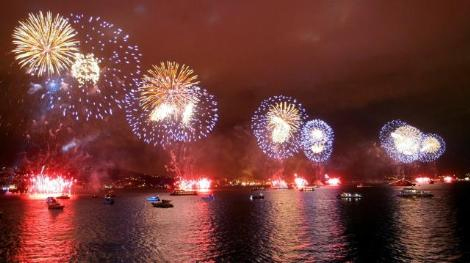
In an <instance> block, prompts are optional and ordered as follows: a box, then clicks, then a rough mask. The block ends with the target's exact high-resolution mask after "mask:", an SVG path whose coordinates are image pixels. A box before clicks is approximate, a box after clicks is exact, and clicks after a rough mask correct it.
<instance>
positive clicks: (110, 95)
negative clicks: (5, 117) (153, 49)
mask: <svg viewBox="0 0 470 263" xmlns="http://www.w3.org/2000/svg"><path fill="white" fill-rule="evenodd" d="M70 23H71V25H72V26H73V27H74V28H75V29H76V30H77V33H78V34H77V38H78V39H79V40H80V46H79V48H80V53H78V54H76V55H74V58H73V63H72V65H71V69H70V70H69V71H67V72H65V73H63V74H61V75H60V76H54V77H50V78H48V79H47V80H46V81H45V83H44V84H45V93H44V94H43V95H42V97H41V98H42V99H44V100H45V101H46V102H47V106H48V109H49V110H56V111H57V112H58V113H59V114H61V115H62V116H63V117H66V116H69V115H70V116H72V117H73V118H75V119H76V120H77V121H81V120H86V121H88V120H91V119H97V120H101V119H104V118H105V117H106V116H109V115H112V114H113V113H114V112H115V111H116V110H119V109H121V108H122V107H123V106H122V104H123V102H124V97H125V95H126V92H127V90H129V89H133V88H136V87H138V85H139V83H140V80H141V69H140V63H141V61H140V60H141V57H142V54H141V53H140V51H139V48H138V46H136V45H132V44H129V35H127V34H126V33H125V32H124V31H123V30H122V29H120V28H118V27H117V26H115V25H114V24H112V23H109V22H107V21H104V20H102V19H101V18H100V17H86V16H84V15H82V14H77V15H75V14H72V15H71V16H70Z"/></svg>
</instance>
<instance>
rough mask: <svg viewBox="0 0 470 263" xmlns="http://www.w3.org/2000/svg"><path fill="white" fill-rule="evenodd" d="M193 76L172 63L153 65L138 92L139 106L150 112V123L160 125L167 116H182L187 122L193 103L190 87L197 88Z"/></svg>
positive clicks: (188, 69) (186, 68) (190, 71)
mask: <svg viewBox="0 0 470 263" xmlns="http://www.w3.org/2000/svg"><path fill="white" fill-rule="evenodd" d="M198 83H199V81H198V80H197V75H195V74H194V71H193V70H192V69H191V68H190V67H188V66H186V65H182V66H180V65H179V64H178V63H176V62H166V63H164V62H162V63H160V65H154V66H152V68H151V69H149V70H148V71H147V74H145V75H144V78H143V84H142V86H141V88H140V97H139V100H140V104H141V106H142V107H143V108H144V109H146V110H149V111H151V114H150V119H151V120H153V121H160V120H163V119H165V118H166V117H167V116H169V115H171V114H175V113H178V112H182V113H183V114H184V116H183V117H184V118H185V119H187V118H188V113H187V112H191V111H192V106H191V107H190V108H191V110H189V109H188V105H194V104H195V103H197V98H196V97H194V94H193V92H192V91H191V87H193V86H194V85H197V84H198Z"/></svg>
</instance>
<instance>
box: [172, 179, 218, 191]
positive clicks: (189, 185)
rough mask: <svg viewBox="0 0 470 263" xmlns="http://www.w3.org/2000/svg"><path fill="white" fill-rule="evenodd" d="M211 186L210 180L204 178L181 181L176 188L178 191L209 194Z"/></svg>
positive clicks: (176, 184)
mask: <svg viewBox="0 0 470 263" xmlns="http://www.w3.org/2000/svg"><path fill="white" fill-rule="evenodd" d="M211 184H212V181H211V180H210V179H208V178H206V177H202V178H199V179H197V180H187V179H180V180H179V181H177V182H176V183H175V186H176V188H177V189H179V190H184V191H198V192H208V191H209V189H210V188H211Z"/></svg>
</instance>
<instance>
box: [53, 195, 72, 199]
mask: <svg viewBox="0 0 470 263" xmlns="http://www.w3.org/2000/svg"><path fill="white" fill-rule="evenodd" d="M56 199H70V196H68V195H59V196H57V197H56Z"/></svg>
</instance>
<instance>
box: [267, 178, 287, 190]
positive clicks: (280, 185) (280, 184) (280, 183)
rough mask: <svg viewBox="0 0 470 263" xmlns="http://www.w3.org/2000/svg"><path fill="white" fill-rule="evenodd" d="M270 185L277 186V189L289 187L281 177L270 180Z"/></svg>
mask: <svg viewBox="0 0 470 263" xmlns="http://www.w3.org/2000/svg"><path fill="white" fill-rule="evenodd" d="M271 187H273V188H279V189H287V188H289V187H288V185H287V183H286V181H284V180H282V179H275V180H272V181H271Z"/></svg>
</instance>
